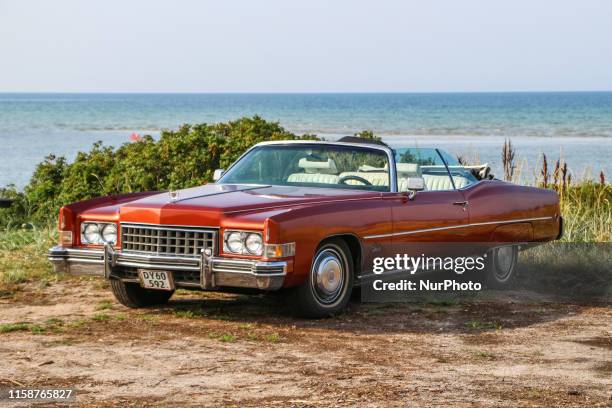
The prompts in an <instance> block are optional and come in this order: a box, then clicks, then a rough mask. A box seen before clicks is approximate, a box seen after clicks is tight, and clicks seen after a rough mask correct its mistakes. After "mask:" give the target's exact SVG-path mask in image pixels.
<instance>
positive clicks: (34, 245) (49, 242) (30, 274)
mask: <svg viewBox="0 0 612 408" xmlns="http://www.w3.org/2000/svg"><path fill="white" fill-rule="evenodd" d="M55 235H56V231H55V230H54V229H50V228H43V229H10V230H5V231H0V297H6V296H11V295H12V294H13V293H14V292H15V291H16V290H17V289H19V287H20V286H21V285H23V284H26V283H28V282H37V283H38V284H39V285H42V286H45V285H46V284H48V282H49V281H50V280H54V279H56V275H54V274H53V273H52V272H51V265H50V264H49V262H48V261H47V258H46V256H45V255H46V253H47V250H48V249H49V248H50V247H52V246H53V245H54V243H55V242H56V237H55Z"/></svg>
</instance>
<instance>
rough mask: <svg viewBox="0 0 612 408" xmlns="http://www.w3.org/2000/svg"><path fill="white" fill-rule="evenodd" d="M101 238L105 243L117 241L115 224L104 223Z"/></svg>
mask: <svg viewBox="0 0 612 408" xmlns="http://www.w3.org/2000/svg"><path fill="white" fill-rule="evenodd" d="M102 239H103V240H104V242H106V243H107V244H116V243H117V226H116V225H115V224H106V225H105V226H104V227H103V228H102Z"/></svg>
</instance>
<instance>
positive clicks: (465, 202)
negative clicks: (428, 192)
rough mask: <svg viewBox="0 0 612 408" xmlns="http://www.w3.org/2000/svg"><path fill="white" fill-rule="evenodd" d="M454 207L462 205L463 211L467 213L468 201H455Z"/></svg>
mask: <svg viewBox="0 0 612 408" xmlns="http://www.w3.org/2000/svg"><path fill="white" fill-rule="evenodd" d="M453 205H460V206H461V208H463V211H465V210H466V208H467V206H468V205H469V203H468V202H467V201H455V202H454V203H453Z"/></svg>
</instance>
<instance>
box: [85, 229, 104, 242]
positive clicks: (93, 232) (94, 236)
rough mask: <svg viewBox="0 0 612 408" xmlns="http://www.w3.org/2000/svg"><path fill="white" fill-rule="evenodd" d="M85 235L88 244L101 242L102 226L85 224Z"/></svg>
mask: <svg viewBox="0 0 612 408" xmlns="http://www.w3.org/2000/svg"><path fill="white" fill-rule="evenodd" d="M83 237H84V238H85V240H86V241H87V242H86V243H87V244H97V243H99V242H100V239H101V237H100V228H98V224H85V228H84V229H83Z"/></svg>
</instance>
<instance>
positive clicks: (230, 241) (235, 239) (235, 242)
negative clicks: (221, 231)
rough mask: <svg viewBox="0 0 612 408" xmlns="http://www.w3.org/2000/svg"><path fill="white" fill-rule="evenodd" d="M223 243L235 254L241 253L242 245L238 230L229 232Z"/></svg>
mask: <svg viewBox="0 0 612 408" xmlns="http://www.w3.org/2000/svg"><path fill="white" fill-rule="evenodd" d="M225 244H226V246H227V249H229V250H230V251H231V252H234V253H237V254H239V253H241V252H242V248H243V247H244V245H243V243H242V234H240V233H239V232H232V233H230V234H229V235H228V236H227V238H226V239H225Z"/></svg>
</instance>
